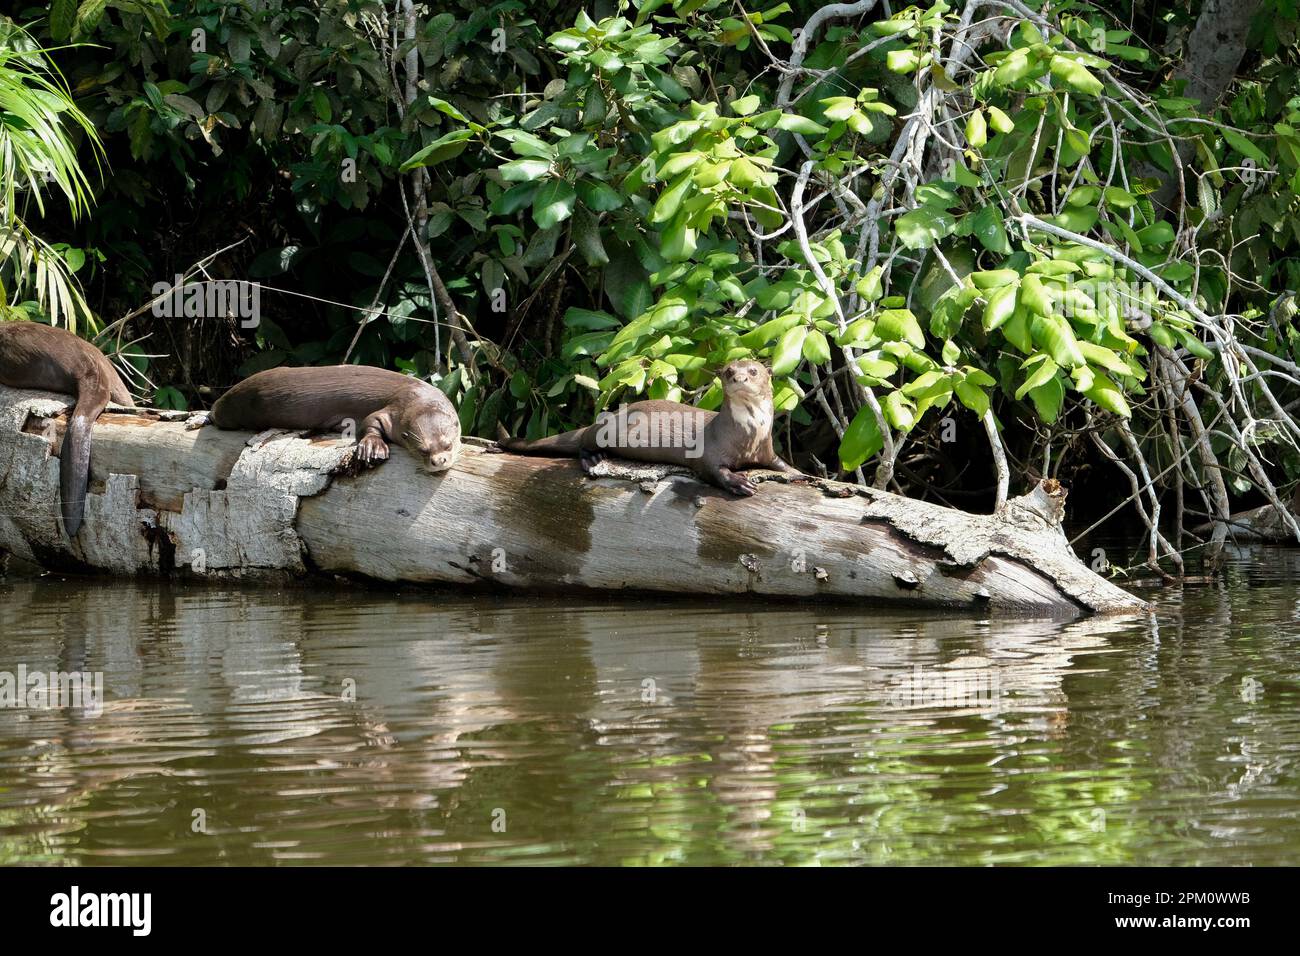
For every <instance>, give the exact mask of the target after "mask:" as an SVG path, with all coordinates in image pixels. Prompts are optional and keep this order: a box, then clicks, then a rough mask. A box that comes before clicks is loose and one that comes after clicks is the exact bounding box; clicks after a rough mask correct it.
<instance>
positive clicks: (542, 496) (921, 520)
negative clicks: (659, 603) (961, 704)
mask: <svg viewBox="0 0 1300 956" xmlns="http://www.w3.org/2000/svg"><path fill="white" fill-rule="evenodd" d="M68 404H69V403H68V400H67V399H66V398H64V397H62V396H55V395H49V394H46V393H39V392H25V391H18V390H14V389H7V388H4V387H0V551H8V552H11V553H13V554H15V555H17V556H18V557H20V558H23V559H25V560H28V561H32V562H35V563H37V564H40V565H43V566H45V567H49V568H55V569H77V570H91V571H104V572H111V573H116V574H147V575H169V576H182V577H196V578H197V577H204V578H213V577H216V578H254V579H257V578H270V579H279V580H283V579H286V578H296V577H306V576H310V575H313V574H334V575H349V576H359V577H364V578H370V579H375V580H380V581H391V582H406V583H413V584H437V585H491V586H496V587H505V588H517V589H535V590H569V589H579V588H592V589H610V590H619V589H629V590H637V591H656V592H667V593H673V594H701V595H757V596H764V597H773V598H805V599H824V600H835V601H857V602H863V603H868V604H870V603H889V604H903V605H914V606H917V607H943V608H964V609H972V610H977V611H987V612H1007V613H1019V614H1053V615H1062V614H1064V615H1075V614H1079V613H1088V612H1113V611H1135V610H1140V609H1142V608H1143V607H1145V605H1144V603H1143V602H1142V601H1140V600H1139V599H1137V598H1136V597H1134V596H1133V595H1131V594H1129V593H1128V592H1126V591H1124V590H1122V589H1120V588H1118V587H1116V586H1115V585H1113V584H1111V583H1110V582H1109V581H1106V580H1105V579H1103V578H1101V577H1099V576H1098V575H1096V574H1095V573H1093V572H1092V571H1091V570H1089V569H1088V568H1087V567H1086V566H1085V565H1083V564H1082V563H1081V562H1080V561H1079V560H1078V559H1077V558H1076V557H1075V555H1074V554H1073V552H1072V551H1071V550H1070V548H1069V545H1068V543H1067V542H1066V539H1065V535H1064V534H1063V532H1062V531H1061V524H1060V521H1061V516H1062V512H1063V506H1064V492H1063V490H1061V489H1060V488H1059V487H1058V486H1055V485H1054V484H1051V483H1048V484H1045V485H1042V486H1040V487H1039V488H1037V489H1035V490H1034V491H1033V492H1032V493H1031V494H1029V495H1025V496H1023V497H1021V498H1017V499H1014V500H1013V501H1011V502H1009V503H1008V505H1007V507H1006V508H1005V509H1004V510H1003V511H1002V512H1000V513H999V514H996V515H976V514H967V513H965V512H960V511H956V510H953V509H950V508H943V507H940V506H937V505H932V504H928V503H925V502H919V501H914V500H911V499H907V498H901V497H899V496H896V495H891V494H886V493H883V492H878V491H874V490H870V489H863V488H859V487H857V486H853V485H847V484H843V483H840V482H834V481H823V480H818V481H813V482H809V483H790V482H789V481H788V480H787V479H786V478H785V477H784V476H779V475H776V474H769V473H758V474H757V475H756V477H757V479H758V480H759V487H758V494H757V495H756V496H754V497H753V498H734V497H732V496H730V495H728V494H726V493H725V492H722V491H721V490H719V489H716V488H713V487H712V486H709V485H705V484H702V483H700V482H699V481H697V480H695V479H694V478H693V477H691V476H689V475H687V474H683V473H681V472H679V471H676V470H674V469H672V468H667V467H663V466H642V465H636V464H633V463H626V462H624V463H620V462H612V461H611V462H607V463H605V464H603V465H602V466H601V468H602V469H603V470H604V471H603V472H598V474H604V475H608V477H597V478H588V477H586V476H585V475H584V474H583V473H582V471H581V469H580V468H579V467H578V464H577V462H576V461H572V460H565V459H547V458H530V457H522V456H515V455H508V454H501V453H499V452H497V451H496V450H495V449H494V448H492V447H479V446H475V445H467V446H466V447H465V448H464V450H463V452H462V456H461V459H460V461H459V462H458V463H457V465H456V466H455V467H454V468H453V469H452V470H451V471H449V472H445V473H443V474H440V475H436V476H433V475H428V474H426V473H424V472H422V471H421V470H419V469H418V468H417V467H416V464H415V462H414V460H413V459H412V458H411V457H410V456H408V455H407V454H406V452H405V451H404V450H403V449H401V448H400V447H398V446H394V447H393V449H392V458H391V459H390V460H389V461H387V462H385V463H384V464H382V465H381V466H380V467H378V468H375V469H373V470H371V471H366V472H362V473H360V474H352V473H351V469H350V468H349V463H350V455H349V452H350V448H351V445H350V443H349V442H346V441H343V440H342V439H340V438H333V437H324V438H320V437H318V438H304V437H301V436H299V435H297V434H293V433H287V432H267V433H263V434H261V435H258V436H251V435H249V434H248V433H245V432H227V431H220V430H218V429H216V428H213V427H206V428H202V429H198V430H186V428H185V425H184V422H183V418H184V416H183V415H179V414H176V413H166V412H162V413H160V412H156V411H147V410H140V409H136V410H125V409H115V408H112V407H110V409H109V411H107V412H106V413H105V414H104V415H103V416H102V417H101V418H100V420H99V422H98V423H97V424H96V426H95V429H94V438H93V442H94V444H93V453H92V457H91V463H92V467H91V486H90V494H89V496H88V499H87V503H86V522H85V525H84V527H83V528H82V530H81V532H80V533H79V534H78V536H77V538H76V539H75V540H71V541H70V540H69V539H68V538H67V536H66V535H65V534H64V532H63V528H62V525H61V523H60V521H59V508H58V469H59V462H58V459H57V457H56V455H57V451H58V445H59V442H60V441H61V438H62V430H63V426H64V424H65V421H66V416H65V412H66V409H67V407H68ZM471 441H472V440H471ZM483 445H484V446H487V445H488V443H483Z"/></svg>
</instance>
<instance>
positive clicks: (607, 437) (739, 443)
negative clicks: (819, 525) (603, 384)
mask: <svg viewBox="0 0 1300 956" xmlns="http://www.w3.org/2000/svg"><path fill="white" fill-rule="evenodd" d="M721 378H722V391H723V401H722V408H721V409H720V410H719V411H716V412H709V411H705V410H704V409H702V408H696V407H694V406H693V405H683V404H682V403H681V402H670V401H664V400H660V399H650V400H648V401H644V402H634V403H632V404H631V405H628V406H626V407H624V408H620V409H619V410H618V411H617V412H603V413H602V414H601V415H600V416H599V418H598V419H597V421H596V423H595V424H594V425H588V426H587V427H586V428H577V429H574V430H573V431H569V432H565V433H564V434H562V435H553V436H551V437H549V438H539V439H537V440H536V441H525V440H523V439H518V438H511V437H510V436H509V435H508V434H506V433H505V430H504V429H502V428H501V427H500V426H498V433H499V436H500V437H499V438H498V442H497V443H498V444H499V445H500V446H501V447H502V448H504V449H506V450H507V451H510V452H514V453H515V454H520V455H544V456H549V457H553V458H573V457H576V458H577V459H578V461H579V463H580V464H581V465H582V469H583V471H586V472H590V471H591V469H592V468H593V467H594V466H595V465H596V464H597V463H598V462H600V461H603V460H604V459H605V458H606V457H607V456H609V455H617V456H619V457H620V458H631V459H633V460H635V461H649V462H655V463H659V464H671V465H682V466H685V467H686V468H689V469H691V470H692V471H693V472H695V474H696V475H698V476H699V477H700V478H702V479H703V480H705V481H707V482H709V483H710V484H714V485H717V486H718V487H719V488H722V489H724V490H726V491H730V492H731V493H732V494H736V495H752V494H753V493H754V492H755V490H756V489H755V486H754V483H753V482H752V481H750V480H749V479H748V478H747V477H745V476H744V475H742V474H739V472H740V471H741V470H743V469H745V468H770V469H773V470H775V471H781V472H785V473H786V474H790V475H802V474H803V473H802V472H801V471H799V469H797V468H795V467H793V466H791V465H789V464H787V463H786V462H785V461H783V460H782V459H781V457H780V456H779V455H777V453H776V452H775V451H774V450H773V448H772V418H773V408H772V377H771V375H770V374H769V372H768V370H767V369H766V368H765V367H764V366H763V365H761V364H760V363H758V362H755V361H752V360H744V361H739V362H732V363H731V364H729V365H727V366H726V367H725V368H724V369H723V370H722V373H721Z"/></svg>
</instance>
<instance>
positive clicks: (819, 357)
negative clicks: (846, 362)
mask: <svg viewBox="0 0 1300 956" xmlns="http://www.w3.org/2000/svg"><path fill="white" fill-rule="evenodd" d="M803 357H804V358H806V359H807V360H808V361H810V362H812V363H813V364H814V365H825V364H826V363H827V362H829V361H830V360H831V346H830V343H829V342H827V341H826V334H825V333H824V332H822V331H821V329H809V330H808V337H807V338H805V339H804V340H803Z"/></svg>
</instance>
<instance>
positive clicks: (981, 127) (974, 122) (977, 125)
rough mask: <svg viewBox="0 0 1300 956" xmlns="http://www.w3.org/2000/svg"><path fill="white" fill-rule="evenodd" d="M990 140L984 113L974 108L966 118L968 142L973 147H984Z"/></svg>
mask: <svg viewBox="0 0 1300 956" xmlns="http://www.w3.org/2000/svg"><path fill="white" fill-rule="evenodd" d="M988 141H989V131H988V125H987V124H986V123H985V122H984V113H983V112H982V111H980V110H978V109H976V110H972V111H971V114H970V116H969V117H967V119H966V142H968V143H970V145H971V148H972V149H982V148H983V147H984V145H985V144H986V143H987V142H988Z"/></svg>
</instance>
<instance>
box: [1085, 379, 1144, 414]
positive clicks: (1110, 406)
mask: <svg viewBox="0 0 1300 956" xmlns="http://www.w3.org/2000/svg"><path fill="white" fill-rule="evenodd" d="M1083 394H1084V395H1086V396H1088V398H1090V399H1092V400H1093V401H1094V402H1096V403H1097V404H1098V405H1100V406H1101V407H1102V408H1104V409H1106V411H1108V412H1114V413H1115V414H1116V415H1119V416H1120V417H1121V418H1131V417H1133V413H1132V412H1131V411H1130V410H1129V407H1128V402H1127V401H1125V400H1124V393H1123V392H1121V391H1120V389H1119V386H1118V385H1116V384H1115V383H1114V382H1112V381H1111V380H1110V379H1109V378H1107V377H1106V376H1105V375H1102V374H1100V373H1098V374H1097V375H1095V376H1094V377H1093V380H1092V385H1091V387H1089V388H1087V389H1084V392H1083Z"/></svg>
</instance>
